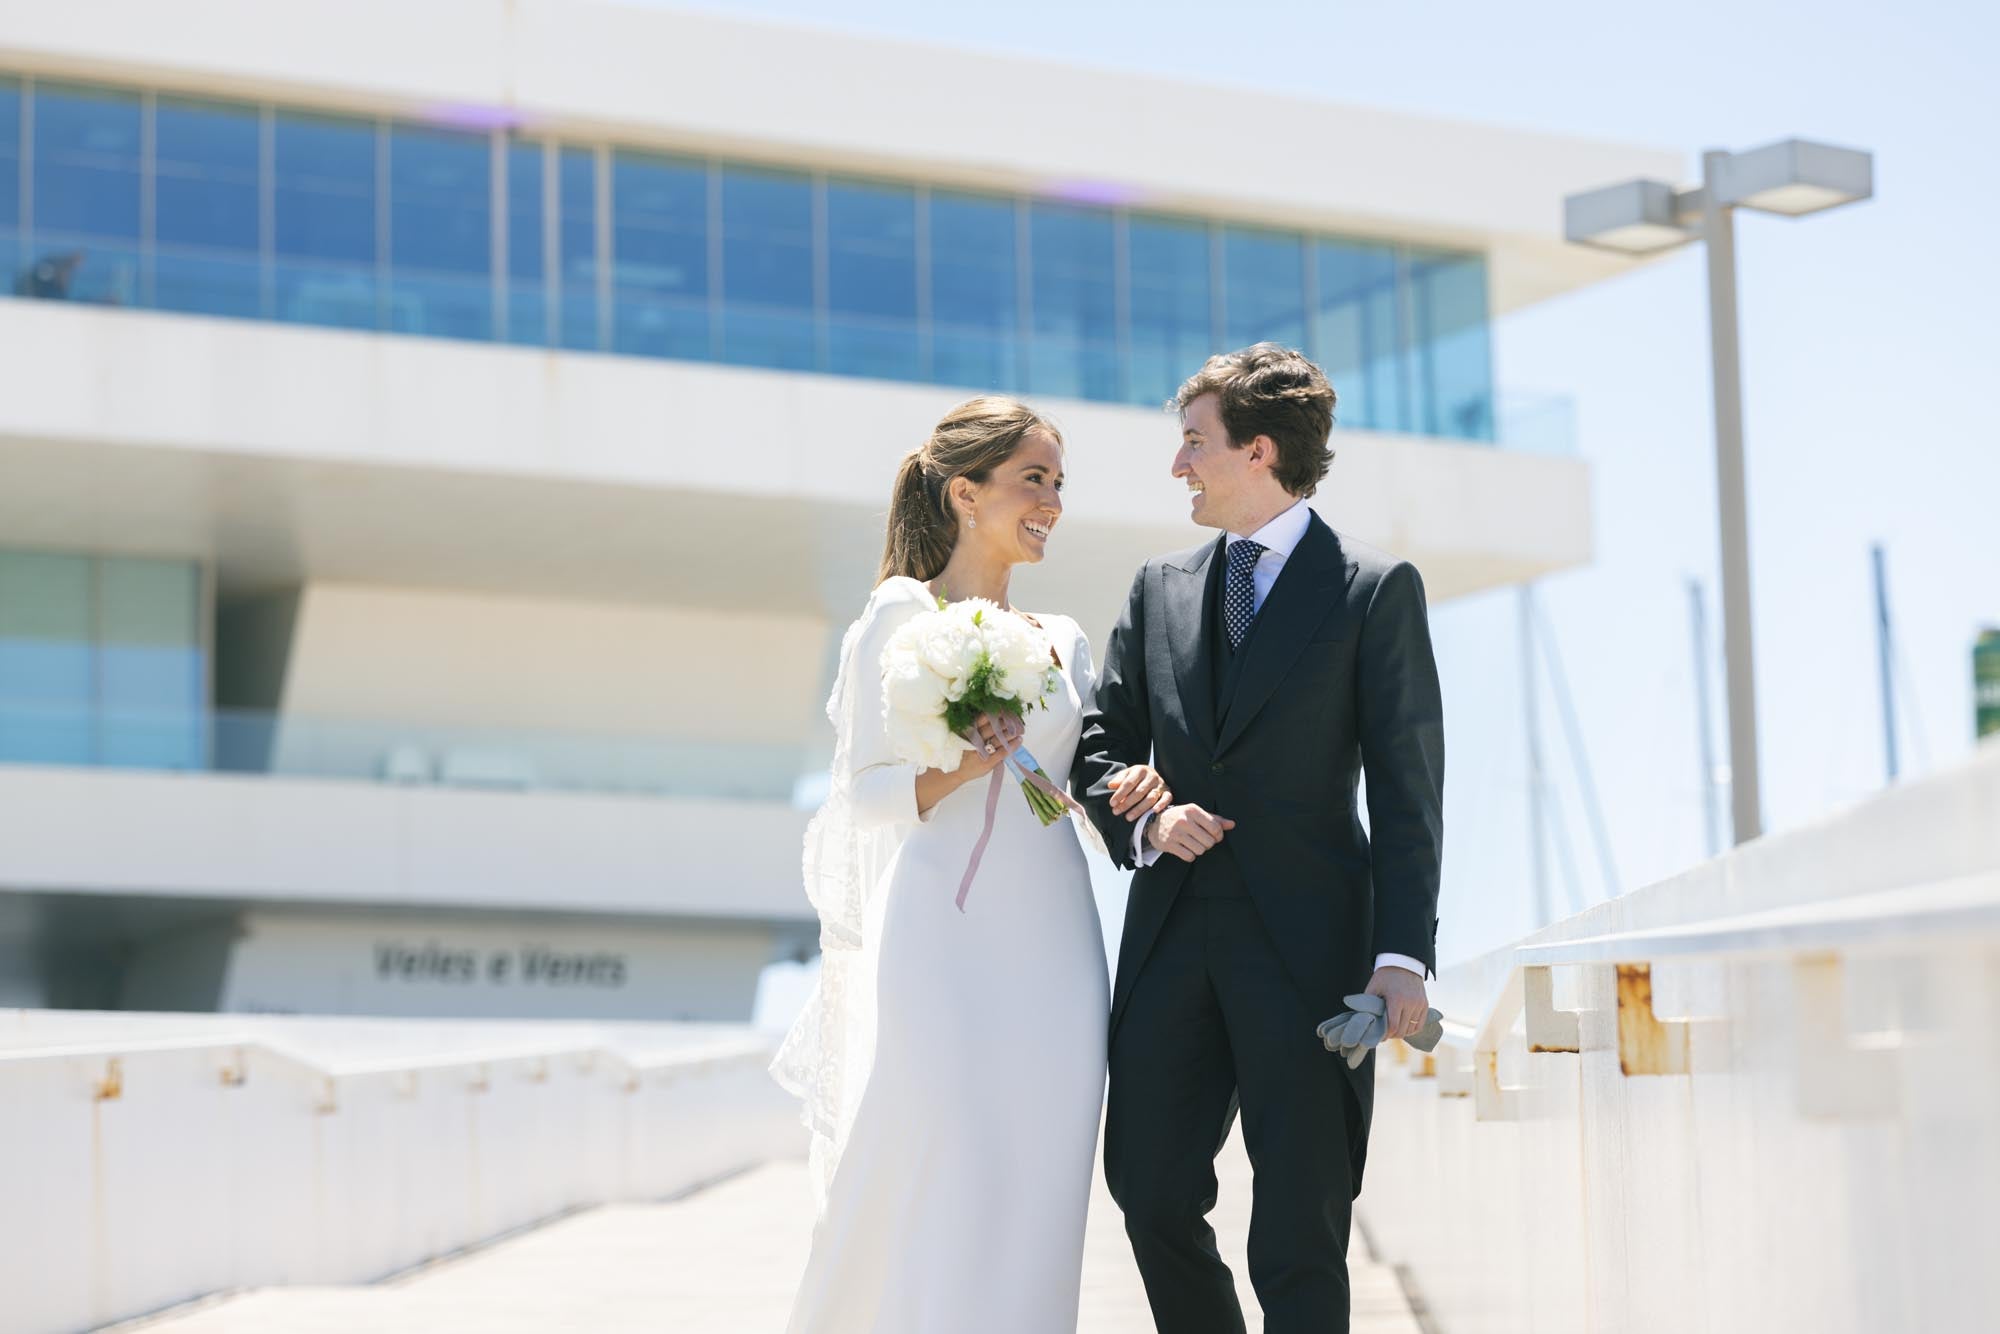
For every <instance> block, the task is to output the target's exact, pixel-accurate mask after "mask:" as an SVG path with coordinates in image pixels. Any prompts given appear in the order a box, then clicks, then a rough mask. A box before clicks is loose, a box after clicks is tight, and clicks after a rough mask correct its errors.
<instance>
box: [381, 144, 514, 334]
mask: <svg viewBox="0 0 2000 1334" xmlns="http://www.w3.org/2000/svg"><path fill="white" fill-rule="evenodd" d="M389 327H390V328H392V329H398V330H401V331H403V332H405V333H424V334H437V335H441V336H444V337H450V338H491V337H492V336H493V143H492V140H490V139H488V138H487V137H486V136H485V135H481V134H467V133H464V132H461V131H456V130H436V129H429V128H421V127H417V126H411V125H397V126H393V127H392V128H391V129H390V132H389Z"/></svg>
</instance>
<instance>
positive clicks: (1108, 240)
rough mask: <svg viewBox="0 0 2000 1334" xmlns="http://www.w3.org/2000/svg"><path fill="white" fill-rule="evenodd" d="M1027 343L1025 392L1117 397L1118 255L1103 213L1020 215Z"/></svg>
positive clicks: (1039, 209) (1059, 207) (1047, 209)
mask: <svg viewBox="0 0 2000 1334" xmlns="http://www.w3.org/2000/svg"><path fill="white" fill-rule="evenodd" d="M1028 228H1029V230H1028V253H1029V255H1030V256H1031V260H1030V270H1029V271H1030V274H1031V276H1032V282H1033V295H1032V300H1031V302H1030V305H1029V309H1030V310H1031V311H1033V312H1034V340H1033V342H1032V343H1031V344H1030V346H1029V351H1028V358H1029V360H1028V388H1029V389H1030V390H1031V391H1032V392H1034V393H1037V394H1066V395H1068V396H1069V397H1071V398H1100V399H1111V398H1117V397H1118V396H1119V395H1118V284H1117V270H1118V259H1117V256H1118V249H1117V241H1116V238H1115V236H1114V234H1113V230H1112V219H1111V214H1110V213H1109V212H1108V211H1106V210H1103V209H1091V208H1074V207H1070V206H1068V205H1064V204H1037V205H1035V206H1034V207H1033V208H1032V209H1030V210H1029V213H1028Z"/></svg>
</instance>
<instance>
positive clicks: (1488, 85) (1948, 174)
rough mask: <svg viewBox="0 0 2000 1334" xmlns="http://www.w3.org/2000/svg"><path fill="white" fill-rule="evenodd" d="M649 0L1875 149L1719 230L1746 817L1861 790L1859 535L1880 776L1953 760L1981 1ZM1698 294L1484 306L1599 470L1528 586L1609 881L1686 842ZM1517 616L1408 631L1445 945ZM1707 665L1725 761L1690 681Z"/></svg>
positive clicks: (1999, 539) (1568, 819)
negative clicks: (1875, 550) (1877, 612)
mask: <svg viewBox="0 0 2000 1334" xmlns="http://www.w3.org/2000/svg"><path fill="white" fill-rule="evenodd" d="M678 7H681V8H694V9H705V10H711V11H714V12H719V13H730V14H735V15H738V16H741V17H754V18H761V19H767V20H773V21H779V22H796V23H800V24H812V25H817V26H825V25H828V24H833V25H836V26H839V27H841V28H843V29H846V30H850V31H856V32H864V33H874V34H880V35H887V36H894V37H900V38H905V39H910V40H915V41H924V42H934V43H939V44H943V45H950V46H959V47H979V48H984V49H990V50H999V51H1010V52H1014V53H1018V54H1023V55H1030V56H1034V57H1038V58H1043V59H1051V60H1059V61H1063V62H1066V63H1075V64H1083V65H1092V66H1100V67H1109V68H1119V69H1130V70H1139V71H1144V72H1147V73H1151V74H1155V75H1160V76H1165V77H1171V78H1177V79H1185V80H1187V81H1188V83H1189V85H1190V88H1189V95H1190V96H1194V97H1199V96H1200V86H1201V85H1204V84H1209V85H1215V84H1220V85H1235V86H1253V87H1264V88H1268V89H1270V90H1272V91H1276V92H1282V93H1285V94H1290V95H1298V96H1307V97H1318V98H1325V99H1328V100H1336V101H1348V102H1360V103H1366V104H1372V105H1379V106H1384V107H1394V108H1400V109H1407V110H1412V111H1420V112H1426V113H1432V114H1437V115H1445V116H1453V117H1459V118H1464V119H1468V120H1477V121H1485V122H1490V123H1495V124H1504V125H1516V126H1523V127H1527V128H1532V129H1540V130H1548V131H1554V132H1558V133H1575V134H1580V135H1587V136H1591V137H1601V138H1612V139H1627V140H1632V141H1636V142H1640V143H1646V144H1654V145H1659V146H1662V147H1667V148H1672V149H1678V150H1681V151H1683V152H1684V153H1685V154H1686V155H1687V162H1688V167H1687V171H1688V175H1689V176H1690V177H1692V176H1693V174H1694V173H1695V171H1696V169H1697V166H1698V155H1699V152H1700V150H1702V149H1703V148H1707V147H1718V148H1748V147H1754V146H1756V145H1758V144H1761V143H1764V142H1767V141H1769V140H1772V139H1779V138H1785V137H1790V136H1793V135H1801V136H1805V137H1810V138H1817V139H1823V140H1827V141H1830V142H1834V143H1840V144H1848V145H1852V146H1855V147H1862V148H1868V149H1872V150H1873V151H1874V152H1875V154H1876V191H1877V197H1876V198H1875V199H1874V200H1873V201H1871V202H1869V203H1866V204H1863V205H1860V206H1857V207H1851V208H1847V209H1843V210H1840V211H1837V212H1835V213H1830V214H1827V215H1824V216H1821V217H1816V218H1810V219H1806V220H1803V221H1799V222H1787V221H1784V220H1780V219H1773V218H1765V217H1761V216H1753V215H1746V216H1745V217H1744V218H1743V219H1742V220H1741V225H1740V228H1739V246H1738V249H1739V262H1740V265H1741V273H1742V287H1741V295H1742V309H1743V341H1744V362H1745V386H1746V388H1745V398H1746V413H1747V423H1746V425H1747V434H1748V444H1749V472H1750V488H1751V520H1750V523H1751V542H1752V550H1753V557H1752V559H1753V578H1754V604H1755V616H1756V621H1755V633H1756V647H1757V654H1758V662H1757V669H1758V670H1757V680H1758V690H1759V706H1760V709H1761V719H1760V722H1761V727H1760V735H1761V738H1762V744H1763V757H1764V783H1763V787H1764V800H1765V807H1766V820H1767V824H1768V826H1769V827H1771V828H1773V829H1784V828H1787V827H1792V826H1797V825H1799V824H1801V823H1804V822H1808V821H1811V820H1813V819H1815V818H1817V817H1819V816H1822V815H1824V814H1826V813H1828V812H1830V811H1832V810H1834V809H1836V808H1838V807H1839V806H1841V805H1843V804H1845V803H1848V802H1851V801H1853V800H1855V799H1857V798H1859V797H1862V796H1864V795H1866V794H1867V793H1868V792H1870V791H1872V790H1874V789H1875V788H1876V787H1878V786H1879V785H1880V783H1881V781H1882V772H1883V769H1882V742H1881V721H1880V711H1879V707H1878V695H1879V687H1878V680H1877V674H1876V666H1875V649H1874V638H1873V619H1872V617H1873V611H1872V600H1871V590H1870V583H1869V559H1868V548H1869V544H1870V543H1871V542H1873V541H1876V540H1880V541H1882V542H1884V543H1886V544H1887V547H1888V559H1889V575H1890V586H1891V592H1892V597H1893V599H1894V611H1895V614H1896V618H1897V622H1898V633H1899V637H1900V639H1901V647H1902V657H1903V662H1904V664H1905V665H1906V667H1907V669H1908V672H1909V680H1908V688H1907V689H1906V690H1905V691H1904V692H1903V698H1902V700H1901V701H1900V705H1899V707H1900V708H1901V710H1902V714H1901V718H1900V722H1901V725H1902V728H1903V753H1904V766H1905V774H1906V776H1908V775H1909V774H1911V773H1912V772H1913V771H1914V772H1916V773H1922V772H1927V771H1930V770H1934V769H1936V768H1939V767H1942V766H1945V765H1948V764H1950V763H1952V762H1954V761H1955V760H1959V759H1962V758H1963V757H1964V756H1965V755H1966V754H1967V753H1968V752H1969V750H1970V748H1971V745H1972V739H1971V732H1972V725H1971V713H1972V705H1971V685H1970V671H1971V669H1970V656H1969V655H1970V647H1971V642H1972V639H1973V637H1974V635H1975V633H1976V632H1977V629H1978V628H1979V626H1980V625H1981V624H1991V625H2000V428H1996V426H1995V424H1994V417H1995V411H1996V404H1995V402H1994V398H1995V395H1994V393H1993V392H1992V388H1991V387H1992V386H1994V385H2000V368H1996V365H1995V362H1996V360H2000V338H1996V337H1995V335H1994V332H1993V327H1994V323H1995V319H1996V315H2000V248H1997V247H1996V246H1995V245H1994V244H1993V243H1992V242H1991V240H1990V239H1989V236H1990V234H1991V233H1992V232H1993V231H1994V230H1995V225H1996V223H1997V222H2000V183H1996V179H1995V176H1994V173H1993V172H1992V171H1991V169H1990V166H1989V165H1988V159H1989V156H1990V153H1991V151H1992V147H1993V144H1992V140H1993V137H1994V136H1993V130H1994V129H1995V127H2000V91H1996V90H2000V80H1996V78H1995V77H1994V74H1993V70H1992V60H1991V53H1992V52H1993V51H1994V50H1995V49H1996V40H2000V19H1996V18H1995V17H1994V15H1993V13H1991V12H1985V11H1986V7H1984V6H1974V5H1966V4H1963V3H1951V2H1948V0H1913V2H1911V3H1905V4H1903V5H1901V6H1897V7H1890V6H1886V5H1881V4H1879V3H1878V4H1869V5H1863V4H1859V3H1854V2H1853V0H1834V2H1832V3H1822V4H1819V5H1816V6H1811V7H1808V8H1803V9H1802V8H1800V7H1799V6H1796V5H1780V4H1776V3H1771V2H1770V0H1755V2H1751V3H1742V2H1738V3H1729V4H1721V3H1713V2H1712V0H1693V2H1692V3H1690V4H1686V5H1682V6H1679V7H1676V8H1674V9H1672V10H1653V11H1646V12H1644V13H1641V12H1639V11H1629V12H1627V11H1615V10H1607V9H1606V8H1604V7H1603V6H1602V5H1599V4H1590V5H1586V4H1581V3H1575V0H1554V2H1543V3H1536V4H1532V5H1512V6H1502V5H1493V4H1490V3H1479V4H1475V3H1470V2H1469V0H1431V2H1430V3H1426V4H1422V5H1393V4H1390V5H1384V4H1371V5H1360V4H1354V3H1349V2H1348V0H1335V2H1329V0H1289V2H1288V3H1273V4H1243V5H1237V6H1233V7H1221V6H1214V5H1194V4H1188V3H1182V2H1181V0H1165V2H1156V3H1153V4H1150V5H1146V6H1142V7H1134V6H1129V5H1114V4H1096V5H1092V4H1077V3H1074V0H1066V2H1056V0H1014V3H1012V4H1010V5H1008V6H1006V7H1005V8H1004V10H1002V11H996V10H994V9H993V8H992V7H990V6H949V5H937V4H935V3H930V2H928V0H924V2H919V0H851V3H849V4H848V5H846V6H843V7H842V8H841V10H840V11H839V12H838V14H837V15H830V14H829V11H827V9H826V8H825V6H823V5H820V4H815V3H807V0H742V2H741V3H737V4H705V5H704V4H690V3H686V2H685V0H682V2H681V3H680V4H679V5H678ZM1312 169H1315V167H1314V164H1313V163H1310V162H1302V163H1301V170H1312ZM1555 216H1556V205H1555V202H1554V201H1551V219H1552V225H1553V219H1554V218H1555ZM1704 303H1705V293H1704V287H1703V282H1702V269H1701V256H1700V253H1699V251H1698V250H1690V251H1687V252H1684V253H1683V254H1681V255H1679V256H1677V257H1675V258H1673V259H1670V260H1668V261H1666V262H1664V263H1661V264H1659V265H1656V266H1653V267H1652V268H1649V269H1647V270H1645V271H1643V272H1640V273H1637V274H1634V275H1631V276H1628V277H1626V278H1624V279H1621V280H1618V281H1616V282H1612V283H1609V284H1604V285H1602V286H1600V287H1598V288H1596V289H1593V290H1590V291H1587V292H1583V293H1579V294H1576V295H1573V296H1570V297H1566V298H1563V299H1561V300H1558V301H1554V302H1550V303H1547V304H1546V305H1543V306H1540V307H1537V308H1535V309H1532V310H1529V311H1525V312H1522V313H1520V314H1517V315H1515V316H1512V317H1509V318H1508V319H1506V320H1504V321H1503V322H1501V324H1500V325H1499V326H1498V330H1497V336H1496V345H1495V346H1496V351H1495V358H1496V373H1497V378H1498V379H1499V381H1500V383H1501V385H1502V386H1503V388H1518V389H1525V390H1532V391H1542V392H1556V393H1564V394H1569V395H1572V396H1573V397H1574V398H1575V399H1576V401H1577V404H1578V410H1579V440H1580V448H1581V450H1582V452H1583V453H1584V454H1585V455H1586V456H1587V457H1588V458H1589V460H1590V462H1591V464H1592V467H1593V478H1594V488H1595V500H1596V526H1597V560H1596V562H1595V564H1594V565H1592V566H1591V567H1590V568H1589V569H1587V570H1582V571H1577V572H1574V573H1570V574H1565V575H1561V576H1559V577H1556V578H1553V579H1550V580H1548V581H1546V582H1545V583H1544V584H1543V585H1542V586H1541V597H1542V599H1543V604H1544V607H1545V608H1546V610H1547V612H1548V615H1549V618H1550V620H1551V622H1552V623H1553V625H1554V628H1555V632H1556V635H1557V638H1558V641H1559V644H1560V648H1561V651H1562V654H1563V657H1564V661H1565V666H1566V668H1567V674H1568V677H1569V681H1570V684H1571V686H1572V690H1573V698H1574V702H1575V707H1576V710H1577V713H1578V715H1579V716H1580V719H1581V722H1582V726H1583V730H1584V732H1585V733H1586V736H1587V742H1588V746H1589V758H1590V763H1591V765H1592V767H1593V769H1594V770H1595V774H1596V779H1597V788H1598V791H1599V793H1600V796H1601V798H1602V802H1603V805H1604V808H1605V813H1606V821H1607V824H1608V826H1609V829H1610V832H1611V839H1612V843H1613V847H1614V852H1615V857H1616V861H1617V865H1618V870H1619V872H1620V877H1621V879H1622V881H1623V883H1624V886H1625V887H1626V888H1633V887H1637V886H1640V885H1644V884H1646V883H1649V882H1651V881H1654V880H1657V879H1659V878H1661V877H1663V876H1666V875H1669V874H1672V873H1673V872H1674V871H1676V870H1678V869H1680V868H1682V867H1684V866H1686V865H1688V864H1689V863H1690V862H1693V861H1696V860H1699V859H1700V858H1701V856H1702V855H1703V836H1702V826H1701V815H1700V808H1699V806H1698V804H1697V800H1696V792H1697V760H1696V741H1695V734H1694V727H1693V719H1694V703H1693V698H1694V696H1693V671H1694V669H1693V664H1692V656H1691V648H1690V641H1689V630H1688V612H1687V595H1686V592H1685V587H1684V586H1685V581H1686V579H1687V577H1688V576H1695V577H1698V578H1700V579H1702V580H1703V581H1704V582H1705V583H1706V584H1707V585H1708V588H1709V595H1710V610H1711V633H1712V634H1718V633H1719V631H1718V630H1716V629H1715V627H1716V626H1717V625H1718V624H1719V614H1718V611H1717V609H1716V607H1715V604H1714V597H1715V594H1714V572H1715V568H1716V556H1715V546H1716V537H1715V519H1714V510H1715V504H1714V471H1713V454H1712V449H1711V443H1710V442H1711V435H1710V412H1709V380H1708V363H1707V341H1706V339H1707V332H1706V307H1705V304H1704ZM1338 484H1339V469H1338V465H1337V464H1336V467H1335V472H1334V474H1333V478H1332V481H1331V483H1330V485H1333V486H1338ZM1515 621H1516V611H1515V601H1514V597H1513V595H1512V594H1511V593H1502V594H1497V595H1489V596H1482V597H1478V598H1473V599H1467V600H1463V601H1459V602H1454V603H1451V604H1448V605H1445V606H1442V607H1440V608H1438V609H1437V611H1436V613H1435V617H1434V624H1435V629H1436V635H1437V643H1438V650H1439V655H1440V663H1441V669H1442V671H1443V673H1444V677H1445V692H1446V693H1445V699H1446V708H1447V729H1448V736H1449V745H1450V772H1449V777H1448V780H1447V821H1448V826H1449V833H1448V844H1447V855H1446V877H1445V882H1446V887H1445V901H1444V905H1443V912H1442V916H1443V919H1444V925H1443V929H1442V932H1441V936H1440V945H1441V952H1442V954H1443V955H1444V956H1445V958H1446V959H1447V960H1449V959H1452V958H1459V957H1464V956H1466V955H1468V954H1471V953H1474V952H1477V951H1478V950H1481V949H1485V948H1488V947H1491V946H1493V945H1497V944H1500V943H1503V942H1504V941H1505V940H1507V939H1509V938H1511V937H1512V936H1514V935H1517V934H1519V933H1520V932H1522V931H1524V930H1526V929H1527V928H1528V926H1529V925H1530V914H1531V895H1530V891H1529V887H1528V882H1529V876H1528V870H1527V857H1526V851H1525V849H1526V834H1525V828H1526V817H1525V807H1524V795H1523V794H1524V786H1525V772H1526V766H1525V747H1524V745H1523V740H1522V724H1521V714H1522V706H1521V691H1520V680H1519V677H1518V675H1517V670H1518V669H1517V663H1518V659H1519V651H1518V647H1517V639H1516V630H1515ZM1719 651H1720V650H1719V645H1717V646H1715V653H1716V654H1717V655H1718V656H1719ZM1713 680H1714V683H1715V684H1714V691H1715V699H1716V707H1717V709H1718V736H1717V747H1718V752H1719V753H1720V752H1721V749H1722V741H1721V737H1720V729H1719V710H1720V707H1721V703H1720V698H1721V697H1720V671H1719V667H1717V669H1716V670H1715V672H1714V676H1713ZM1542 715H1543V724H1544V727H1543V730H1544V737H1545V740H1544V750H1545V753H1546V755H1547V756H1548V759H1549V763H1550V766H1551V769H1552V771H1553V774H1554V780H1555V783H1556V786H1557V788H1558V790H1559V794H1560V809H1561V811H1562V822H1563V824H1564V825H1565V826H1566V828H1567V830H1568V835H1569V838H1568V843H1569V845H1570V848H1571V851H1572V856H1573V860H1574V862H1575V865H1576V868H1577V880H1578V883H1579V888H1580V891H1581V894H1582V896H1583V897H1584V898H1585V899H1595V898H1597V897H1599V896H1601V895H1602V893H1603V892H1604V889H1603V880H1602V877H1601V876H1600V875H1599V873H1598V872H1597V869H1596V859H1595V857H1594V855H1593V853H1592V850H1591V847H1590V844H1589V841H1588V837H1587V833H1586V827H1585V824H1584V819H1583V813H1582V810H1581V807H1580V806H1579V805H1578V804H1577V801H1576V792H1577V784H1576V782H1575V779H1574V776H1573V772H1572V771H1571V769H1570V767H1569V762H1568V759H1567V757H1566V755H1565V754H1564V753H1563V745H1562V738H1561V735H1560V732H1559V730H1558V727H1557V717H1556V712H1555V707H1554V704H1553V701H1552V700H1546V699H1545V700H1544V702H1543V707H1542ZM1561 865H1562V863H1561V860H1560V859H1558V860H1557V861H1556V862H1555V883H1554V892H1555V898H1556V902H1557V905H1558V907H1559V908H1560V907H1561V906H1562V905H1563V904H1564V901H1565V898H1566V896H1567V894H1568V892H1569V891H1568V889H1567V888H1566V885H1565V880H1564V877H1563V875H1562V872H1561ZM1104 892H1105V893H1106V896H1107V897H1111V896H1113V895H1115V893H1116V890H1115V889H1112V888H1106V890H1105V891H1104ZM1106 906H1107V908H1114V907H1115V904H1111V903H1107V905H1106Z"/></svg>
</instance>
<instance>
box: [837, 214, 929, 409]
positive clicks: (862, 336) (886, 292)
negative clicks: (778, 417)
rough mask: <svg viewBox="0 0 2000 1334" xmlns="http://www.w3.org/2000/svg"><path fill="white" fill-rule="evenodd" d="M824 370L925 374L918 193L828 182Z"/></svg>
mask: <svg viewBox="0 0 2000 1334" xmlns="http://www.w3.org/2000/svg"><path fill="white" fill-rule="evenodd" d="M826 255H827V263H826V297H827V302H826V304H827V369H828V370H831V371H833V372H835V373H836V374H840V375H866V376H873V377H875V378H876V379H882V380H917V379H921V378H923V351H922V345H921V342H920V340H919V334H918V328H917V192H916V191H915V190H914V189H911V188H909V187H907V186H894V185H869V184H862V183H859V182H851V181H829V182H828V183H827V186H826Z"/></svg>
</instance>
